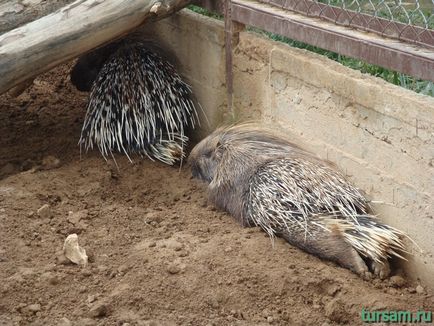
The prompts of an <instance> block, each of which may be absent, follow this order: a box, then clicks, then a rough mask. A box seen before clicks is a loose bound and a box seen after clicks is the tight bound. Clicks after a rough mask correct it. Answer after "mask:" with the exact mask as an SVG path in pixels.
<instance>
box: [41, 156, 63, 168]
mask: <svg viewBox="0 0 434 326" xmlns="http://www.w3.org/2000/svg"><path fill="white" fill-rule="evenodd" d="M59 166H60V160H59V159H58V158H57V157H54V156H52V155H48V156H46V157H44V158H43V159H42V169H43V170H51V169H57V168H58V167H59Z"/></svg>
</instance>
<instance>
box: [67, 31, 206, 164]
mask: <svg viewBox="0 0 434 326" xmlns="http://www.w3.org/2000/svg"><path fill="white" fill-rule="evenodd" d="M174 61H176V60H175V59H174V56H173V55H171V54H169V53H168V52H167V51H165V50H163V49H162V48H161V47H159V46H158V45H157V44H156V43H155V42H154V41H143V40H139V39H138V38H137V37H136V36H134V37H130V38H126V39H122V40H120V41H116V42H113V43H111V44H109V45H106V46H104V47H101V48H98V49H96V50H94V51H92V52H90V53H88V54H86V55H84V56H82V57H80V58H79V60H78V61H77V63H76V64H75V66H74V67H73V69H72V71H71V82H72V83H73V84H74V85H75V86H76V87H77V89H78V90H81V91H89V90H90V96H89V101H88V105H87V113H86V117H85V120H84V124H83V128H82V133H81V137H80V140H79V144H80V147H84V149H85V150H86V151H87V150H89V149H93V148H94V147H97V148H98V149H99V150H100V152H101V153H102V155H103V156H104V158H106V157H107V156H109V155H113V152H119V153H123V154H126V155H127V156H128V158H129V159H130V155H131V154H134V153H135V154H138V155H141V156H146V157H149V158H151V159H157V160H159V161H162V162H164V163H166V164H169V165H172V164H174V163H175V162H177V161H179V160H182V158H183V157H184V153H185V147H186V144H187V141H188V137H187V135H186V131H187V130H188V129H190V130H192V129H194V128H195V127H196V126H197V125H198V124H199V117H198V113H197V109H196V106H197V104H196V103H195V101H194V100H193V97H192V91H191V88H190V86H189V85H188V84H187V83H185V82H184V81H183V79H182V78H181V76H180V75H179V74H178V73H177V71H176V69H175V67H174V65H173V64H172V63H171V62H174ZM130 160H131V159H130Z"/></svg>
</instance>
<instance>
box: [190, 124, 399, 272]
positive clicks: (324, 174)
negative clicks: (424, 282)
mask: <svg viewBox="0 0 434 326" xmlns="http://www.w3.org/2000/svg"><path fill="white" fill-rule="evenodd" d="M188 160H189V164H190V165H191V170H192V174H193V177H195V178H199V179H201V180H204V181H206V182H207V183H208V191H209V198H210V200H211V202H213V203H214V204H215V205H216V206H217V207H218V208H220V209H223V210H226V211H228V212H229V213H230V214H231V215H232V216H234V217H235V218H236V219H237V220H238V221H239V222H240V223H241V224H242V225H243V226H260V227H261V228H262V229H263V230H264V231H265V232H267V233H268V234H269V235H270V236H271V237H274V236H280V237H283V238H284V239H285V240H286V241H288V242H289V243H290V244H292V245H294V246H297V247H299V248H300V249H302V250H305V251H307V252H309V253H311V254H314V255H316V256H319V257H320V258H323V259H327V260H331V261H334V262H336V263H338V264H339V265H341V266H343V267H345V268H348V269H350V270H352V271H354V272H355V273H357V274H359V275H361V276H362V277H364V278H370V277H371V276H372V273H371V272H373V273H374V275H376V276H378V277H380V278H385V277H387V276H388V275H389V273H390V266H389V261H388V259H389V258H391V257H393V256H395V257H399V258H403V256H402V254H403V253H404V252H406V251H405V247H404V243H403V236H404V233H403V232H401V231H399V230H397V229H395V228H393V227H391V226H387V225H385V224H383V223H381V222H380V221H379V220H378V219H377V218H376V217H375V216H374V215H372V213H371V208H370V206H369V203H368V200H367V199H366V198H365V197H364V195H363V194H362V193H361V191H359V190H358V189H357V188H355V187H354V186H353V185H351V184H350V183H349V182H348V181H347V180H346V179H345V177H344V176H343V175H342V174H341V173H340V172H338V171H337V170H336V169H335V168H334V166H333V165H332V164H331V163H329V162H326V161H323V160H321V159H319V158H317V157H316V156H314V155H313V154H311V153H309V152H307V151H305V150H303V149H301V148H299V147H297V146H296V145H294V144H292V143H291V142H290V141H289V140H288V139H286V137H285V136H282V135H279V134H277V133H276V132H274V131H270V130H268V129H265V128H263V127H260V126H257V125H255V124H241V125H236V126H232V127H227V128H220V129H217V130H216V131H214V132H213V133H212V134H211V135H209V136H208V137H206V138H205V139H203V140H202V141H201V142H200V143H199V144H197V145H196V146H195V147H194V148H193V150H192V152H191V153H190V156H189V159H188ZM403 259H405V258H403ZM368 266H369V268H368Z"/></svg>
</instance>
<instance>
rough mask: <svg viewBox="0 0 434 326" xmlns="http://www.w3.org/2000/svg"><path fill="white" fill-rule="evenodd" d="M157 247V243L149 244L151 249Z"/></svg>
mask: <svg viewBox="0 0 434 326" xmlns="http://www.w3.org/2000/svg"><path fill="white" fill-rule="evenodd" d="M156 245H157V243H156V242H155V241H153V242H151V243H150V244H149V248H153V247H155V246H156Z"/></svg>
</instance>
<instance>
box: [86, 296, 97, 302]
mask: <svg viewBox="0 0 434 326" xmlns="http://www.w3.org/2000/svg"><path fill="white" fill-rule="evenodd" d="M95 300H96V295H95V294H92V295H88V296H87V302H88V303H92V302H95Z"/></svg>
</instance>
